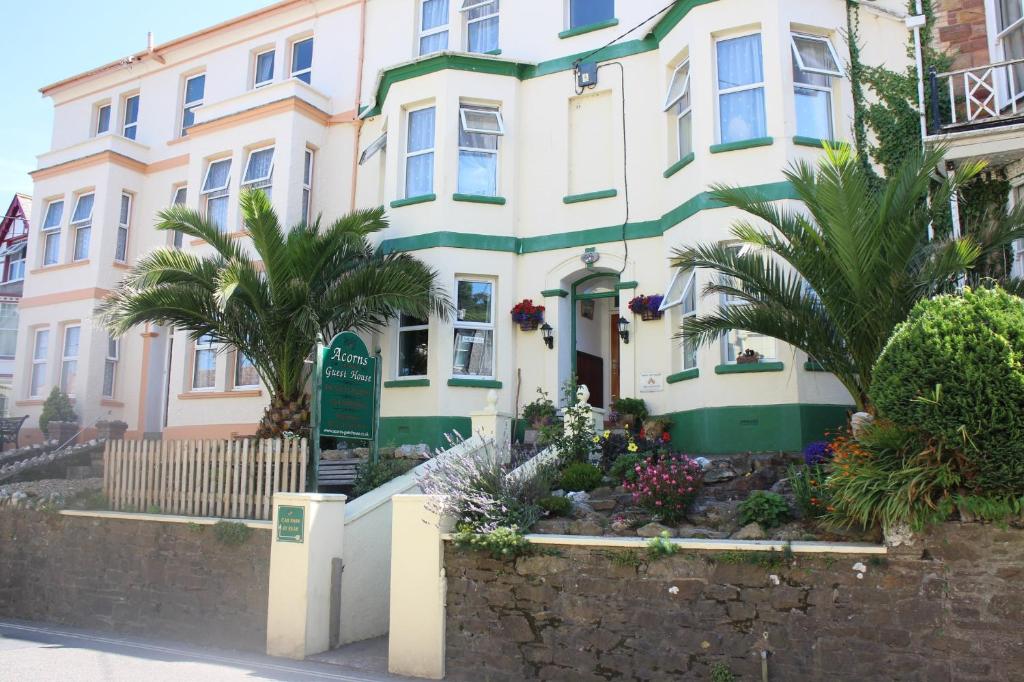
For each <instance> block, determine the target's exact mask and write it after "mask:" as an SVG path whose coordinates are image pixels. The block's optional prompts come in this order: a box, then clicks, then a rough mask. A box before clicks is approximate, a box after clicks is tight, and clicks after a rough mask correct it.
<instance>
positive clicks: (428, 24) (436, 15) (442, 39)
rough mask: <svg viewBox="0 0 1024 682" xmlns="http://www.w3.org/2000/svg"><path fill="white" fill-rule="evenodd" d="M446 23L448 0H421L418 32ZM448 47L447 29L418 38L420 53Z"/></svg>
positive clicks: (437, 50) (438, 50)
mask: <svg viewBox="0 0 1024 682" xmlns="http://www.w3.org/2000/svg"><path fill="white" fill-rule="evenodd" d="M447 25H448V0H423V5H422V17H421V19H420V32H425V31H429V30H430V29H435V28H439V27H441V26H447ZM446 49H448V31H439V32H437V33H432V34H430V35H428V36H422V37H421V38H420V54H421V55H423V54H430V53H431V52H440V51H441V50H446Z"/></svg>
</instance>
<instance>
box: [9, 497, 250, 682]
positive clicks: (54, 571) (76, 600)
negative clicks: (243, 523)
mask: <svg viewBox="0 0 1024 682" xmlns="http://www.w3.org/2000/svg"><path fill="white" fill-rule="evenodd" d="M269 570H270V532H269V531H268V530H264V529H253V531H252V533H251V534H250V535H249V538H248V539H247V540H246V541H245V542H244V543H243V544H240V545H225V544H223V543H221V542H220V541H218V540H217V538H216V537H215V535H214V531H213V527H212V526H208V525H198V524H182V523H162V522H157V521H134V520H122V519H106V518H92V517H80V516H64V515H60V514H56V513H47V512H41V511H30V510H18V509H2V510H0V617H7V618H19V619H25V620H35V621H42V622H48V623H58V624H63V625H72V626H77V627H84V628H94V629H99V630H107V631H113V632H122V633H128V634H133V635H139V636H150V637H167V638H171V639H177V640H180V641H186V642H194V643H200V644H205V645H209V646H215V647H222V648H231V649H245V650H251V651H261V652H262V651H264V650H265V647H266V625H267V587H268V584H269ZM0 677H2V675H0Z"/></svg>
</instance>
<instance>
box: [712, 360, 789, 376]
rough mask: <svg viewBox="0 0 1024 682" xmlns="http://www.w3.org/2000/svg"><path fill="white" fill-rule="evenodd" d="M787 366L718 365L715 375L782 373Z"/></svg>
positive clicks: (780, 364)
mask: <svg viewBox="0 0 1024 682" xmlns="http://www.w3.org/2000/svg"><path fill="white" fill-rule="evenodd" d="M783 369H785V365H783V364H782V363H781V362H748V363H746V364H742V365H740V364H735V365H718V366H717V367H715V374H753V373H756V372H781V371H782V370H783Z"/></svg>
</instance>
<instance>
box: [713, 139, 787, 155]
mask: <svg viewBox="0 0 1024 682" xmlns="http://www.w3.org/2000/svg"><path fill="white" fill-rule="evenodd" d="M774 142H775V139H774V138H771V137H755V138H752V139H750V140H739V141H737V142H723V143H721V144H713V145H711V153H712V154H721V153H722V152H734V151H737V150H739V149H753V148H754V147H768V146H770V145H771V144H772V143H774Z"/></svg>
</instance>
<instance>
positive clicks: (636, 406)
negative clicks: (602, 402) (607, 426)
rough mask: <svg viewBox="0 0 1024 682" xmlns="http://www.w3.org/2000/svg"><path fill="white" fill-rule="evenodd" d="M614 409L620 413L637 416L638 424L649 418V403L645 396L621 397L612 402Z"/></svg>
mask: <svg viewBox="0 0 1024 682" xmlns="http://www.w3.org/2000/svg"><path fill="white" fill-rule="evenodd" d="M612 409H613V410H615V411H616V412H618V413H619V414H631V415H633V416H634V417H636V423H637V426H639V425H640V424H642V423H643V421H644V420H645V419H647V414H648V413H647V403H645V402H644V399H643V398H619V399H617V400H615V401H613V402H612Z"/></svg>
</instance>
